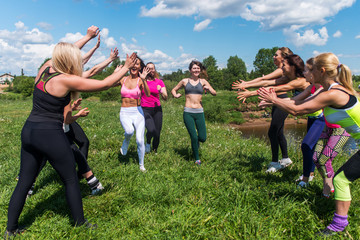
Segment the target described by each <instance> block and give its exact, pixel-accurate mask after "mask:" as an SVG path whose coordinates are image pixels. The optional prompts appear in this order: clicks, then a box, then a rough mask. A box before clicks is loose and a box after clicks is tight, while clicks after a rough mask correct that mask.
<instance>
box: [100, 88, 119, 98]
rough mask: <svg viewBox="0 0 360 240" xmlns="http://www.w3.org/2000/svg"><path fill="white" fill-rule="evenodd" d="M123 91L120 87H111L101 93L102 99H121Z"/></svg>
mask: <svg viewBox="0 0 360 240" xmlns="http://www.w3.org/2000/svg"><path fill="white" fill-rule="evenodd" d="M120 100H121V93H120V89H119V88H110V89H108V90H106V91H103V92H101V93H100V101H120Z"/></svg>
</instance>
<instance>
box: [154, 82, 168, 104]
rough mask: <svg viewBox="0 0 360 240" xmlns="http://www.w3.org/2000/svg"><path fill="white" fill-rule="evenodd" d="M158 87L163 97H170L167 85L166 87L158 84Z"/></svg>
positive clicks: (165, 98)
mask: <svg viewBox="0 0 360 240" xmlns="http://www.w3.org/2000/svg"><path fill="white" fill-rule="evenodd" d="M156 88H157V90H158V91H159V93H160V95H161V98H162V99H164V100H165V101H166V100H167V98H168V94H167V91H166V87H165V85H164V87H161V86H160V85H157V86H156Z"/></svg>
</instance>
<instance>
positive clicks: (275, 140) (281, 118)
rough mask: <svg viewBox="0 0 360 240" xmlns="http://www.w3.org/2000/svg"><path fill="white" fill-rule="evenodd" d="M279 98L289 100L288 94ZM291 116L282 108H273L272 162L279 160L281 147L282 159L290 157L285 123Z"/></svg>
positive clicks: (270, 131) (270, 136)
mask: <svg viewBox="0 0 360 240" xmlns="http://www.w3.org/2000/svg"><path fill="white" fill-rule="evenodd" d="M278 97H279V98H287V94H281V95H279V96H278ZM288 115H289V114H288V113H287V112H284V111H282V110H281V109H280V108H278V107H276V106H273V107H272V111H271V124H270V128H269V132H268V136H269V139H270V144H271V152H272V161H273V162H277V161H278V160H279V159H278V158H279V146H280V149H281V154H282V158H287V157H288V151H287V142H286V138H285V135H284V123H285V119H286V118H287V116H288Z"/></svg>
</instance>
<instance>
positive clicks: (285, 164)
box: [279, 158, 292, 168]
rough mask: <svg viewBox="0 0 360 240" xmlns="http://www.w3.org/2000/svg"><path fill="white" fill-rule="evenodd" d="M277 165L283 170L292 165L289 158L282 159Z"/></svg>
mask: <svg viewBox="0 0 360 240" xmlns="http://www.w3.org/2000/svg"><path fill="white" fill-rule="evenodd" d="M279 163H280V164H281V165H282V166H283V168H286V167H287V166H289V165H290V164H292V161H291V159H290V158H283V159H280V160H279Z"/></svg>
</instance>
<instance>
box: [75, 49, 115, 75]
mask: <svg viewBox="0 0 360 240" xmlns="http://www.w3.org/2000/svg"><path fill="white" fill-rule="evenodd" d="M118 54H119V50H118V49H117V48H115V49H114V51H113V50H112V49H111V52H110V56H109V58H107V59H106V60H105V61H103V62H102V63H99V64H97V65H95V66H94V67H92V68H91V69H90V70H88V71H86V72H83V75H82V76H83V77H84V78H90V77H92V76H94V75H96V74H97V73H98V72H100V71H102V70H103V69H104V68H106V67H107V66H108V65H109V64H110V63H111V62H112V61H114V60H115V59H117V58H118Z"/></svg>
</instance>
